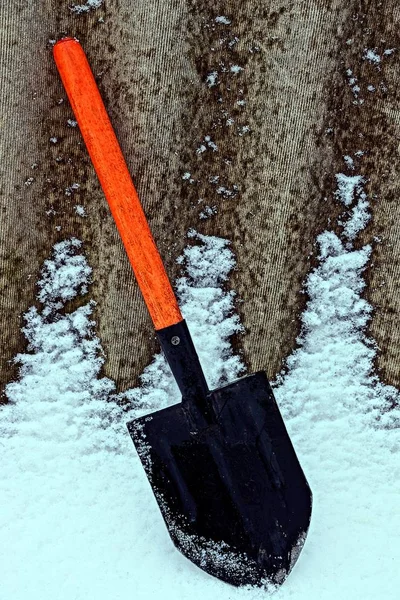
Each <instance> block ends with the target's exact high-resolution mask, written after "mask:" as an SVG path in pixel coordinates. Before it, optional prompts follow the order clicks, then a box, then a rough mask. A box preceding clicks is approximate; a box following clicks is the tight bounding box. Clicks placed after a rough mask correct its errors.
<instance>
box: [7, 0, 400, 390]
mask: <svg viewBox="0 0 400 600" xmlns="http://www.w3.org/2000/svg"><path fill="white" fill-rule="evenodd" d="M71 4H72V3H70V2H66V1H62V0H42V1H40V0H38V1H37V2H29V3H27V2H22V1H16V0H0V186H1V187H0V193H1V213H0V214H1V217H0V288H1V291H0V320H1V332H0V349H1V361H0V369H1V371H0V382H1V384H2V386H4V384H5V383H7V381H9V380H10V378H12V377H14V376H15V374H16V372H15V369H14V368H13V366H12V364H11V363H10V360H11V359H12V357H13V356H14V355H15V353H16V352H18V351H21V350H23V349H24V348H25V341H24V338H23V336H22V334H21V333H20V327H21V314H22V313H23V312H24V311H25V310H26V309H27V308H28V307H29V306H30V305H32V304H33V303H34V302H35V281H36V280H37V277H38V272H39V269H40V266H41V264H42V262H43V260H44V259H45V258H46V257H48V256H49V254H50V251H51V247H52V245H53V244H54V243H55V242H56V241H57V240H61V239H65V238H66V237H68V236H71V235H73V236H76V237H78V238H80V239H82V240H83V241H84V242H85V250H86V253H87V256H88V259H89V262H90V264H91V266H92V267H93V269H94V285H93V288H92V297H93V298H94V299H95V300H96V302H97V311H96V320H97V331H98V335H99V336H100V338H101V341H102V344H103V347H104V349H105V351H106V354H107V363H106V366H105V372H106V374H107V375H109V376H110V377H112V378H113V379H114V380H115V381H116V382H117V385H118V387H119V388H120V389H125V388H126V387H128V386H131V385H133V384H134V383H135V382H136V380H137V377H138V375H139V374H140V372H141V370H142V369H143V367H144V366H145V365H146V364H147V363H148V361H149V358H150V356H151V354H152V353H153V352H154V351H155V349H156V346H155V340H154V336H153V332H152V328H151V322H150V319H149V317H148V315H147V312H146V309H145V307H144V303H143V301H142V299H141V297H140V293H139V291H138V288H137V286H136V284H135V282H134V281H133V279H132V275H131V271H130V267H129V265H128V261H127V258H126V256H125V254H124V250H123V248H122V245H121V243H120V241H119V239H118V235H117V233H116V230H115V227H114V224H113V222H112V219H111V216H110V214H109V211H108V207H107V205H106V203H105V200H104V198H103V196H102V193H101V190H100V189H99V185H98V183H97V181H96V177H95V175H94V172H93V169H92V167H91V165H90V163H89V160H88V156H87V153H86V150H85V148H84V147H83V144H82V142H81V139H80V135H79V131H78V130H77V129H74V128H71V127H68V125H67V121H68V119H70V118H72V113H71V110H70V108H69V106H68V102H67V101H66V100H65V93H64V91H63V89H62V86H61V83H60V80H59V77H58V75H57V72H56V69H55V66H54V64H53V60H52V56H51V43H50V42H49V40H52V39H58V38H59V37H61V35H63V34H68V35H73V36H76V37H78V38H79V39H80V41H81V43H82V45H83V47H84V48H85V50H86V52H87V54H88V56H89V59H90V61H91V64H92V66H93V70H94V73H95V75H96V78H97V80H98V82H99V85H100V88H101V91H102V94H103V97H104V100H105V103H106V106H107V108H108V110H109V113H110V116H111V119H112V122H113V124H114V126H115V129H116V132H117V136H118V138H119V140H120V142H121V146H122V149H123V151H124V154H125V156H126V158H127V162H128V165H129V167H130V169H131V172H132V174H133V177H134V181H135V183H136V186H137V189H138V191H139V194H140V196H141V198H142V202H143V206H144V208H145V211H146V213H147V215H148V218H149V221H150V225H151V228H152V230H153V233H154V236H155V238H156V240H157V241H158V243H159V248H160V251H161V254H162V256H163V258H164V260H165V262H166V266H167V270H168V271H169V273H170V274H171V277H172V279H173V278H174V277H175V276H176V275H177V274H178V267H177V265H176V263H175V260H176V258H177V256H178V255H179V254H180V253H181V251H182V249H183V247H184V246H185V245H186V243H187V239H186V232H187V231H188V229H189V228H191V227H194V228H195V229H197V230H198V231H200V232H202V233H207V234H215V235H218V236H223V237H226V238H229V239H230V240H232V244H233V249H234V252H235V254H236V258H237V270H236V271H235V272H234V273H233V275H232V278H231V280H230V283H229V285H230V286H231V287H232V288H233V289H236V290H237V292H238V297H239V299H240V302H239V304H238V307H239V310H240V313H241V317H242V321H243V323H244V326H245V327H246V335H244V336H241V337H240V339H238V340H236V342H235V343H236V344H237V345H238V346H239V347H240V346H241V347H243V350H244V354H245V356H246V357H247V361H248V364H249V367H250V368H251V369H252V370H255V369H258V368H265V369H266V370H267V372H268V375H269V376H270V377H274V376H275V375H276V373H277V372H278V371H279V370H280V368H281V367H282V365H283V364H284V360H285V357H286V356H287V355H288V354H289V353H290V351H291V349H293V348H294V347H295V340H296V336H297V334H298V331H299V321H298V317H299V313H300V311H301V309H302V307H303V306H304V302H305V297H304V295H303V294H301V293H300V292H301V288H302V285H303V283H304V279H305V277H306V274H307V273H308V272H309V270H310V268H311V267H312V265H313V264H315V263H314V262H313V256H315V253H316V247H315V239H316V236H317V235H318V233H320V232H321V231H323V230H324V229H326V228H327V227H328V226H329V227H332V223H333V222H334V221H335V219H336V217H337V215H338V214H339V213H340V212H341V209H340V206H338V203H337V202H336V201H335V199H334V195H333V192H334V190H335V177H334V175H335V173H337V172H341V171H343V172H346V171H344V162H343V155H344V154H351V153H354V152H355V151H357V150H359V149H363V150H367V154H366V155H365V156H364V157H363V160H362V161H361V162H360V169H359V171H358V172H360V173H361V174H363V175H364V176H365V178H366V179H368V184H367V186H366V190H367V191H368V193H369V194H370V195H372V194H376V196H377V198H376V199H375V200H373V202H372V208H373V219H372V221H371V223H370V224H369V226H368V227H367V229H366V230H365V232H364V233H363V239H362V240H361V241H360V242H359V243H360V244H361V243H364V242H368V243H371V242H372V244H373V247H374V250H373V260H372V264H371V267H370V268H369V270H368V273H367V282H368V287H367V290H366V297H367V298H368V300H369V301H370V302H372V304H373V306H374V307H375V312H374V316H373V319H372V323H371V326H370V331H371V336H372V337H373V339H375V340H376V342H377V344H378V346H379V348H380V355H379V359H378V365H377V366H378V367H379V369H380V372H381V375H382V379H383V380H384V381H385V382H387V383H391V384H394V385H397V386H398V385H400V372H399V371H400V370H399V357H400V349H399V348H400V344H399V341H400V290H399V278H400V203H399V197H400V194H399V181H400V179H399V173H400V158H399V148H400V146H399V141H400V96H399V92H398V80H399V74H400V69H399V60H400V59H399V56H400V39H399V33H398V32H399V30H400V27H399V26H400V9H399V7H398V4H397V3H396V2H395V1H394V0H389V1H387V2H385V3H383V2H377V1H375V2H374V1H369V2H355V1H350V2H344V1H343V0H336V1H335V0H333V1H331V2H327V1H325V2H321V1H319V0H318V1H317V0H312V1H310V2H305V1H299V0H294V1H293V2H278V1H275V0H266V1H265V2H263V3H258V2H255V1H254V0H240V1H239V0H231V1H228V2H221V3H217V4H216V3H214V2H210V1H209V0H205V1H202V2H195V1H193V0H163V2H158V1H157V0H146V1H139V2H130V1H129V0H116V1H115V2H108V1H107V0H106V1H105V2H104V3H103V6H102V8H100V9H97V10H95V11H92V12H91V13H89V14H83V15H76V14H74V13H72V12H71V11H70V10H69V8H68V7H69V5H71ZM217 5H218V6H217ZM218 15H226V16H228V17H229V18H230V20H231V24H230V25H229V26H222V25H216V24H215V17H216V16H218ZM235 36H236V37H237V38H238V42H237V43H235V44H233V45H231V46H230V45H229V41H231V40H233V39H234V37H235ZM223 38H227V39H226V40H225V41H223V42H221V41H220V40H221V39H223ZM349 40H352V41H351V42H350V41H349ZM365 48H377V50H378V51H379V52H382V51H383V50H384V49H385V48H397V50H396V51H395V52H394V53H393V55H391V57H390V59H389V58H388V59H387V60H385V61H384V62H382V64H381V65H380V68H379V69H378V68H376V66H375V65H371V64H370V63H369V62H368V61H365V60H363V59H362V56H363V54H364V50H365ZM221 63H224V64H225V65H226V66H227V67H228V69H229V67H230V65H232V64H236V65H239V66H241V67H242V68H243V70H242V71H240V72H239V73H237V75H236V76H233V75H232V73H227V74H226V76H225V75H224V74H223V75H221V76H220V80H221V83H220V85H219V86H217V87H211V88H210V87H208V86H207V84H206V81H205V80H206V77H207V74H208V73H210V72H212V71H213V69H214V68H215V67H218V70H220V66H221ZM348 68H351V69H352V71H353V72H354V74H355V75H356V77H357V78H358V81H359V85H360V87H361V90H362V91H361V93H360V95H362V97H363V98H364V104H362V105H359V104H354V103H353V101H354V96H353V94H352V92H351V89H350V87H349V84H348V80H347V78H346V69H348ZM369 84H373V85H374V86H375V87H376V92H374V93H369V92H368V91H367V89H366V87H367V85H369ZM219 96H221V97H222V101H219ZM61 99H64V101H63V102H62V103H60V100H61ZM238 99H239V100H240V99H243V100H245V102H246V104H245V105H244V106H242V107H241V106H239V105H237V104H236V102H237V100H238ZM229 116H231V117H232V118H233V119H234V120H235V123H234V124H232V125H227V124H226V121H227V119H228V118H229ZM246 126H248V127H249V128H250V131H249V132H247V133H244V134H243V135H239V134H240V133H243V130H242V129H241V128H242V127H246ZM244 131H246V130H244ZM205 135H210V136H211V137H212V139H213V141H214V142H215V143H216V144H217V145H218V152H210V151H208V152H205V153H203V154H201V155H198V154H196V148H197V147H198V146H199V145H200V144H201V142H202V141H203V140H204V136H205ZM52 137H56V138H57V143H55V144H53V143H52V142H50V138H52ZM186 171H188V172H190V173H191V176H192V178H193V179H194V180H195V183H194V184H189V183H188V182H187V181H186V180H184V179H182V175H183V174H184V173H185V172H186ZM214 175H218V176H219V184H220V185H223V186H225V187H226V188H227V189H229V190H233V189H234V188H233V186H237V193H236V195H235V197H234V198H229V197H226V198H224V197H223V195H220V194H217V192H216V185H215V184H213V183H211V182H210V178H211V177H212V176H214ZM31 178H32V179H33V180H32V181H31ZM74 182H77V183H79V184H80V188H79V190H78V191H77V192H76V193H75V194H74V195H73V196H66V195H65V189H66V188H68V187H69V186H70V185H71V184H72V183H74ZM199 198H204V204H208V205H211V206H214V205H215V206H217V209H218V212H217V214H216V215H214V216H213V217H212V218H210V219H208V220H205V221H203V220H199V212H200V210H201V205H199V204H198V200H199ZM76 204H82V205H83V206H84V207H85V209H86V211H87V215H88V216H87V218H84V219H83V218H81V217H79V216H78V215H77V214H76V212H75V210H74V206H75V205H76ZM199 207H200V208H199ZM52 208H53V209H54V212H55V214H51V213H50V214H48V211H50V210H51V209H52ZM52 212H53V211H52ZM374 237H375V238H381V240H382V241H381V242H380V243H378V242H376V240H375V241H374ZM311 252H313V253H314V254H313V255H312V256H311V257H310V254H311Z"/></svg>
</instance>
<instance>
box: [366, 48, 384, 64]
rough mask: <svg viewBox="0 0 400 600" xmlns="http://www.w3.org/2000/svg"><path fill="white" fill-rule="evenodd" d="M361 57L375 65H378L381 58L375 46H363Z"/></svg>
mask: <svg viewBox="0 0 400 600" xmlns="http://www.w3.org/2000/svg"><path fill="white" fill-rule="evenodd" d="M363 59H364V60H367V61H368V62H369V63H371V64H375V65H378V64H379V63H380V62H381V60H382V59H381V57H380V56H379V54H378V53H377V51H376V48H375V49H371V48H365V50H364V55H363Z"/></svg>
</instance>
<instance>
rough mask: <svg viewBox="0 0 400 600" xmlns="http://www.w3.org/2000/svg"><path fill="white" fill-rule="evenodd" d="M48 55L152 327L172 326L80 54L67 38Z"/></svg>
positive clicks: (172, 301)
mask: <svg viewBox="0 0 400 600" xmlns="http://www.w3.org/2000/svg"><path fill="white" fill-rule="evenodd" d="M53 55H54V60H55V62H56V65H57V69H58V71H59V73H60V76H61V80H62V82H63V84H64V88H65V91H66V92H67V96H68V99H69V101H70V103H71V106H72V110H73V112H74V115H75V118H76V120H77V122H78V125H79V129H80V131H81V134H82V137H83V139H84V142H85V144H86V147H87V150H88V152H89V156H90V158H91V161H92V163H93V166H94V168H95V171H96V173H97V176H98V178H99V181H100V185H101V187H102V188H103V192H104V195H105V197H106V199H107V201H108V204H109V206H110V209H111V213H112V216H113V217H114V220H115V223H116V225H117V228H118V231H119V233H120V236H121V238H122V242H123V244H124V246H125V250H126V253H127V255H128V258H129V261H130V263H131V265H132V268H133V271H134V273H135V276H136V279H137V282H138V284H139V287H140V290H141V292H142V294H143V297H144V300H145V302H146V305H147V308H148V310H149V312H150V316H151V318H152V320H153V323H154V327H155V328H156V330H159V329H163V328H165V327H168V326H170V325H175V324H176V323H179V322H180V321H182V319H183V317H182V315H181V312H180V310H179V306H178V302H177V300H176V297H175V294H174V292H173V289H172V286H171V283H170V281H169V279H168V276H167V274H166V272H165V269H164V265H163V263H162V260H161V257H160V254H159V252H158V250H157V247H156V245H155V242H154V240H153V236H152V234H151V231H150V228H149V225H148V223H147V219H146V216H145V214H144V212H143V208H142V206H141V204H140V200H139V197H138V195H137V192H136V190H135V187H134V185H133V182H132V179H131V176H130V174H129V171H128V167H127V165H126V162H125V159H124V157H123V155H122V151H121V148H120V146H119V144H118V140H117V138H116V136H115V133H114V130H113V127H112V125H111V122H110V119H109V117H108V115H107V111H106V109H105V107H104V104H103V101H102V99H101V96H100V92H99V89H98V87H97V84H96V82H95V79H94V76H93V73H92V71H91V68H90V65H89V63H88V60H87V58H86V55H85V53H84V51H83V49H82V47H81V45H80V43H79V42H78V41H77V40H75V39H73V38H63V39H61V40H60V41H59V42H57V43H56V44H55V45H54V49H53Z"/></svg>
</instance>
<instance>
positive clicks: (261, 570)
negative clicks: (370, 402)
mask: <svg viewBox="0 0 400 600" xmlns="http://www.w3.org/2000/svg"><path fill="white" fill-rule="evenodd" d="M54 58H55V61H56V64H57V68H58V70H59V73H60V76H61V79H62V81H63V84H64V87H65V89H66V92H67V95H68V98H69V101H70V103H71V106H72V109H73V111H74V114H75V118H76V120H77V122H78V124H79V128H80V131H81V133H82V136H83V139H84V141H85V143H86V146H87V149H88V152H89V155H90V158H91V160H92V162H93V165H94V168H95V170H96V173H97V175H98V178H99V180H100V183H101V186H102V188H103V191H104V194H105V196H106V198H107V201H108V203H109V205H110V209H111V212H112V215H113V217H114V219H115V222H116V225H117V227H118V230H119V233H120V235H121V238H122V241H123V243H124V246H125V249H126V252H127V255H128V258H129V260H130V262H131V265H132V267H133V270H134V273H135V276H136V279H137V281H138V284H139V286H140V289H141V291H142V293H143V296H144V299H145V302H146V304H147V307H148V309H149V312H150V316H151V318H152V320H153V323H154V326H155V329H156V334H157V337H158V339H159V342H160V345H161V348H162V350H163V352H164V354H165V357H166V359H167V361H168V364H169V366H170V368H171V370H172V373H173V375H174V377H175V379H176V382H177V384H178V386H179V389H180V391H181V393H182V402H180V403H179V404H175V405H173V406H169V407H168V408H165V409H163V410H159V411H156V412H153V413H151V414H149V415H147V416H144V417H141V418H138V419H135V420H134V421H132V422H130V423H129V424H128V429H129V432H130V435H131V437H132V440H133V443H134V444H135V447H136V450H137V452H138V455H139V457H140V459H141V461H142V464H143V467H144V469H145V472H146V474H147V477H148V480H149V482H150V485H151V487H152V489H153V493H154V495H155V497H156V499H157V502H158V505H159V507H160V510H161V513H162V515H163V517H164V520H165V523H166V526H167V528H168V531H169V534H170V536H171V538H172V541H173V542H174V544H175V546H176V547H177V548H178V549H179V550H180V551H181V552H182V553H183V554H184V555H185V556H186V557H187V558H189V559H190V560H191V561H192V562H193V563H195V564H196V565H197V566H199V567H200V568H201V569H203V570H204V571H206V572H207V573H209V574H211V575H214V576H215V577H218V578H219V579H222V580H223V581H225V582H228V583H230V584H233V585H235V586H243V585H253V586H264V585H266V586H268V584H269V583H273V584H281V583H282V582H283V581H284V580H285V579H286V577H287V575H288V574H289V572H290V571H291V569H292V567H293V565H294V563H295V562H296V560H297V557H298V556H299V553H300V551H301V549H302V547H303V544H304V541H305V538H306V534H307V531H308V527H309V523H310V517H311V502H312V496H311V491H310V488H309V486H308V484H307V480H306V478H305V476H304V473H303V471H302V468H301V466H300V464H299V461H298V459H297V457H296V453H295V451H294V449H293V446H292V444H291V441H290V438H289V435H288V433H287V431H286V428H285V425H284V422H283V420H282V417H281V415H280V412H279V409H278V406H277V404H276V401H275V399H274V396H273V393H272V390H271V387H270V385H269V383H268V379H267V376H266V374H265V373H264V372H263V371H260V372H257V373H254V374H253V375H249V376H247V377H243V378H241V379H238V380H237V381H233V382H232V383H230V384H228V385H225V386H223V387H220V388H218V389H214V390H209V388H208V386H207V382H206V379H205V377H204V374H203V371H202V368H201V366H200V362H199V359H198V356H197V353H196V350H195V348H194V345H193V342H192V339H191V337H190V333H189V329H188V327H187V325H186V322H185V321H184V319H183V317H182V315H181V312H180V310H179V306H178V303H177V300H176V298H175V295H174V292H173V290H172V287H171V284H170V282H169V280H168V277H167V275H166V272H165V270H164V266H163V264H162V261H161V258H160V255H159V253H158V251H157V248H156V246H155V243H154V240H153V238H152V235H151V232H150V229H149V226H148V224H147V221H146V217H145V215H144V212H143V209H142V207H141V205H140V201H139V198H138V196H137V193H136V190H135V188H134V186H133V183H132V180H131V177H130V175H129V172H128V169H127V166H126V163H125V160H124V158H123V155H122V152H121V149H120V147H119V144H118V141H117V139H116V136H115V134H114V131H113V128H112V126H111V123H110V120H109V118H108V116H107V113H106V110H105V107H104V104H103V102H102V100H101V97H100V93H99V90H98V88H97V85H96V82H95V80H94V77H93V74H92V72H91V69H90V66H89V64H88V61H87V59H86V56H85V54H84V52H83V50H82V48H81V46H80V44H79V42H78V41H77V40H76V39H72V38H63V39H61V40H60V41H59V42H57V43H56V44H55V46H54Z"/></svg>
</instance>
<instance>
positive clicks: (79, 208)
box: [74, 204, 87, 217]
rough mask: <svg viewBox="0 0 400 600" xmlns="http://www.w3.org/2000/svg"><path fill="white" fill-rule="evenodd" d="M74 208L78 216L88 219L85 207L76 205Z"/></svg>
mask: <svg viewBox="0 0 400 600" xmlns="http://www.w3.org/2000/svg"><path fill="white" fill-rule="evenodd" d="M74 208H75V212H76V214H77V215H79V216H80V217H87V214H86V210H85V207H84V206H82V205H81V204H76V205H75V206H74Z"/></svg>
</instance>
